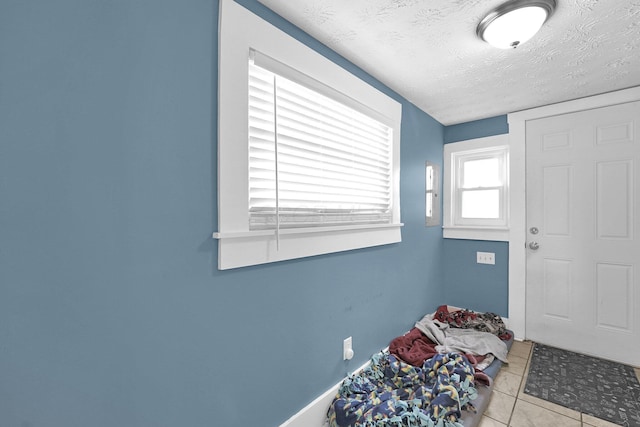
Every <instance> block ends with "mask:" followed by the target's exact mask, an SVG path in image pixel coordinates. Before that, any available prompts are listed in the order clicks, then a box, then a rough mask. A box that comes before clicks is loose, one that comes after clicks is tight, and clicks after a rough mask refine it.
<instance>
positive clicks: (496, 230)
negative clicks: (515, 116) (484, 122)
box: [443, 134, 509, 241]
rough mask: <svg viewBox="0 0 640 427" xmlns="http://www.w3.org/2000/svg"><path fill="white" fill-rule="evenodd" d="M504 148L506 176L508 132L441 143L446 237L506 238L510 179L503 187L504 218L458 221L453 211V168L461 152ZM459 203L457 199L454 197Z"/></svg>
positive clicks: (507, 236)
mask: <svg viewBox="0 0 640 427" xmlns="http://www.w3.org/2000/svg"><path fill="white" fill-rule="evenodd" d="M503 150H506V151H507V153H506V164H505V167H506V171H505V176H506V177H509V153H508V150H509V136H508V135H506V134H505V135H495V136H489V137H485V138H476V139H471V140H467V141H460V142H455V143H449V144H445V145H444V174H443V175H444V186H443V193H444V202H443V205H444V207H443V210H444V216H443V221H444V224H443V237H444V238H447V239H470V240H495V241H508V240H509V183H508V179H507V183H506V185H505V188H504V192H503V194H502V196H503V197H504V199H503V212H502V216H503V219H502V220H500V221H483V220H479V221H477V222H476V223H471V222H469V221H461V220H460V219H459V218H457V214H456V211H457V209H456V200H457V199H458V192H457V191H456V187H457V186H456V185H455V182H456V179H457V177H456V170H457V162H458V160H459V158H460V156H465V155H475V154H480V155H482V154H483V153H495V152H497V151H503ZM457 203H459V201H457Z"/></svg>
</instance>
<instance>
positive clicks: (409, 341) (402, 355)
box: [389, 328, 491, 385]
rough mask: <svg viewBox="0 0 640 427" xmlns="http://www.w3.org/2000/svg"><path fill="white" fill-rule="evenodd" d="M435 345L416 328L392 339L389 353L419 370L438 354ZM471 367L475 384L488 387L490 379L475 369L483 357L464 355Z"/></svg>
mask: <svg viewBox="0 0 640 427" xmlns="http://www.w3.org/2000/svg"><path fill="white" fill-rule="evenodd" d="M436 345H437V344H436V343H434V342H433V341H431V340H430V339H429V338H427V336H426V335H424V334H423V333H422V331H421V330H420V329H418V328H412V329H411V330H410V331H409V332H407V333H406V334H404V335H402V336H399V337H397V338H394V339H393V340H392V341H391V344H389V353H391V354H393V355H394V356H396V357H397V358H398V359H400V360H402V361H403V362H405V363H408V364H410V365H413V366H417V367H419V368H421V367H422V365H424V362H425V361H426V360H427V359H431V358H432V357H433V356H435V355H436V354H438V352H437V351H436ZM465 356H466V358H467V359H468V360H469V363H470V364H471V366H473V367H474V371H475V374H474V378H475V380H476V381H477V382H480V383H483V384H486V385H489V384H491V378H490V377H489V376H488V375H487V374H485V373H484V372H482V371H478V370H476V369H475V367H476V366H477V365H478V363H480V362H482V360H484V358H485V356H478V355H473V354H465Z"/></svg>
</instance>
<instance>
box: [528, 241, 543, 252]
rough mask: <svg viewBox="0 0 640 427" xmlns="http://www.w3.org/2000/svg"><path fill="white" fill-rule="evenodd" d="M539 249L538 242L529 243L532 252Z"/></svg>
mask: <svg viewBox="0 0 640 427" xmlns="http://www.w3.org/2000/svg"><path fill="white" fill-rule="evenodd" d="M539 247H540V245H539V244H538V242H531V243H529V248H530V249H533V250H534V251H537V250H538V248H539Z"/></svg>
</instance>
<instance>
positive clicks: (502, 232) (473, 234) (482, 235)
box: [442, 226, 509, 242]
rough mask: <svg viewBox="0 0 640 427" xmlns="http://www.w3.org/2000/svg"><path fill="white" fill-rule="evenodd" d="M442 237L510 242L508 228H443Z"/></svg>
mask: <svg viewBox="0 0 640 427" xmlns="http://www.w3.org/2000/svg"><path fill="white" fill-rule="evenodd" d="M442 237H444V238H445V239H466V240H489V241H500V242H508V241H509V228H508V227H461V226H455V227H452V226H445V227H442Z"/></svg>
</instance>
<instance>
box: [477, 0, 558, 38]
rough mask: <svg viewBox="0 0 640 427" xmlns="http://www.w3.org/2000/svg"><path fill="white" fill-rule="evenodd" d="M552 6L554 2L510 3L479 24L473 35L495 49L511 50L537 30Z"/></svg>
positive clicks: (543, 0)
mask: <svg viewBox="0 0 640 427" xmlns="http://www.w3.org/2000/svg"><path fill="white" fill-rule="evenodd" d="M555 6H556V3H555V0H542V1H540V0H538V1H536V0H529V1H527V0H514V1H511V2H508V3H505V4H504V5H502V6H500V7H499V8H498V9H496V10H494V11H493V12H491V13H490V14H489V15H487V16H486V17H485V18H484V19H483V20H482V22H480V25H478V29H477V34H478V36H480V37H481V38H482V39H483V40H485V41H486V42H487V43H489V44H491V45H492V46H495V47H497V48H500V49H510V48H515V47H517V46H519V45H521V44H522V43H524V42H526V41H527V40H529V39H530V38H531V37H533V36H534V35H535V34H536V33H537V32H538V30H540V28H541V27H542V25H543V24H544V23H545V21H546V20H547V19H548V17H549V16H550V15H551V13H553V11H554V9H555Z"/></svg>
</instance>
